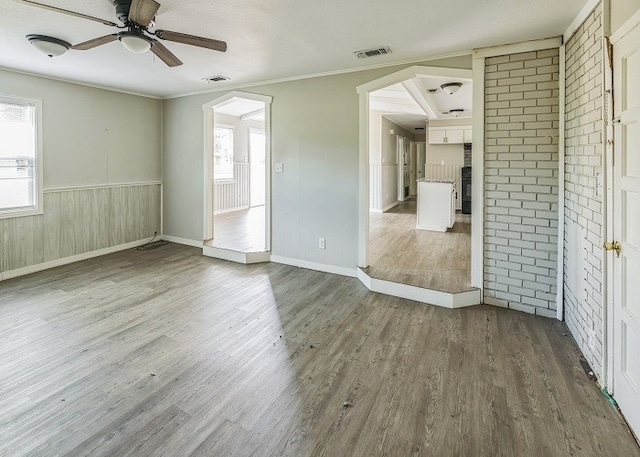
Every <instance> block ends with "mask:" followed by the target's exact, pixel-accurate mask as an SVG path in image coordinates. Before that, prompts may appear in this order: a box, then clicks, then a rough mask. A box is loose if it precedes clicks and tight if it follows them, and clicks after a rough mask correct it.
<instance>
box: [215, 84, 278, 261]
mask: <svg viewBox="0 0 640 457" xmlns="http://www.w3.org/2000/svg"><path fill="white" fill-rule="evenodd" d="M270 103H271V97H265V96H262V95H256V94H249V93H243V92H232V93H230V94H227V95H225V96H223V97H221V98H219V99H216V100H213V101H211V102H210V103H207V104H206V105H204V106H203V109H204V114H205V137H206V138H205V139H206V141H205V180H206V183H207V185H206V193H205V205H204V206H205V207H204V213H205V218H204V222H205V227H204V245H205V248H207V254H208V255H211V256H213V257H221V258H225V259H228V260H239V261H246V259H247V257H246V256H245V257H242V256H237V255H235V254H234V255H233V256H231V257H230V254H229V252H232V253H244V254H256V253H268V252H269V251H270V249H271V217H270V214H271V210H270V191H271V189H270V182H271V180H270V174H269V170H270V127H271V126H270ZM263 257H264V256H261V257H256V256H255V255H254V256H253V257H252V258H254V259H258V258H259V259H263ZM243 259H244V260H243ZM263 260H264V259H263Z"/></svg>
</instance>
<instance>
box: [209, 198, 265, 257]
mask: <svg viewBox="0 0 640 457" xmlns="http://www.w3.org/2000/svg"><path fill="white" fill-rule="evenodd" d="M207 245H208V246H212V247H214V248H222V249H231V250H232V251H239V252H261V251H264V250H265V219H264V205H263V206H254V207H252V208H249V209H243V210H240V211H233V212H230V213H223V214H216V215H215V216H214V239H213V241H211V242H209V243H208V244H207Z"/></svg>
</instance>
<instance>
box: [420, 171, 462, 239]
mask: <svg viewBox="0 0 640 457" xmlns="http://www.w3.org/2000/svg"><path fill="white" fill-rule="evenodd" d="M454 184H455V181H437V180H430V179H418V210H417V211H418V214H417V218H416V221H417V222H416V228H417V229H418V230H433V231H436V232H446V231H447V229H450V228H451V227H453V224H454V223H455V221H456V191H455V185H454Z"/></svg>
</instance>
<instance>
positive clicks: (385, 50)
mask: <svg viewBox="0 0 640 457" xmlns="http://www.w3.org/2000/svg"><path fill="white" fill-rule="evenodd" d="M354 54H355V55H356V57H358V59H367V58H369V57H375V56H381V55H384V54H391V48H389V47H388V46H383V47H381V48H377V49H364V50H362V51H356V52H354Z"/></svg>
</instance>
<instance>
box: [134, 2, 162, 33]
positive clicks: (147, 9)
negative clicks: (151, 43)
mask: <svg viewBox="0 0 640 457" xmlns="http://www.w3.org/2000/svg"><path fill="white" fill-rule="evenodd" d="M158 8H160V3H158V2H156V1H154V0H133V1H132V2H131V6H130V7H129V20H130V21H132V22H135V23H136V24H139V25H142V26H143V27H146V26H148V25H149V22H151V20H152V19H153V18H154V17H155V16H156V12H157V11H158Z"/></svg>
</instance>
